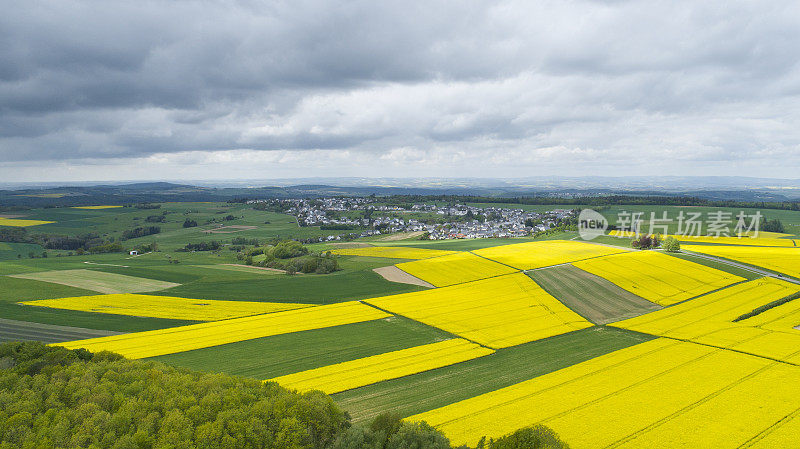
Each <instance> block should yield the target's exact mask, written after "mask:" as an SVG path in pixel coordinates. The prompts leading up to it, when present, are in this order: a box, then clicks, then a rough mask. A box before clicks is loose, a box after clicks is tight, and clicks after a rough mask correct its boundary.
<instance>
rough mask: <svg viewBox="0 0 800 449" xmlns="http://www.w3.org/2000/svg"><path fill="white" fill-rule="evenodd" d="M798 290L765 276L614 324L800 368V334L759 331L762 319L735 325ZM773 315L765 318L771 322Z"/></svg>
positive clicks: (777, 330)
mask: <svg viewBox="0 0 800 449" xmlns="http://www.w3.org/2000/svg"><path fill="white" fill-rule="evenodd" d="M798 291H800V286H798V285H796V284H792V283H789V282H786V281H781V280H778V279H773V278H762V279H757V280H753V281H749V282H744V283H741V284H738V285H734V286H732V287H728V288H725V289H722V290H719V291H717V292H714V293H709V294H708V295H705V296H701V297H700V298H697V299H693V300H691V301H686V302H684V303H681V304H677V305H674V306H672V307H668V308H666V309H662V310H658V311H656V312H652V313H649V314H647V315H642V316H639V317H636V318H631V319H628V320H624V321H619V322H617V323H614V324H612V326H615V327H620V328H623V329H630V330H634V331H637V332H644V333H648V334H652V335H659V336H664V337H671V338H677V339H681V340H689V341H693V342H697V343H702V344H707V345H711V346H716V347H720V348H728V349H733V350H736V351H741V352H746V353H749V354H754V355H758V356H762V357H769V358H771V359H776V360H781V361H784V362H786V363H794V364H800V332H797V331H794V330H786V331H782V330H780V329H770V328H768V327H758V324H759V323H760V321H761V320H762V319H760V318H758V317H759V315H756V316H755V317H753V318H752V319H745V320H741V321H737V322H734V320H735V319H737V318H739V317H741V316H742V315H745V314H748V313H751V312H752V311H753V310H755V309H758V308H759V307H761V306H764V305H766V304H769V303H771V302H773V301H777V300H780V299H783V298H786V297H788V296H791V295H793V294H795V293H797V292H798ZM790 304H791V303H790ZM772 313H777V312H772ZM770 316H771V314H768V315H766V320H767V321H768V320H769V317H770Z"/></svg>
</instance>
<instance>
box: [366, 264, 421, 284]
mask: <svg viewBox="0 0 800 449" xmlns="http://www.w3.org/2000/svg"><path fill="white" fill-rule="evenodd" d="M372 271H374V272H376V273H378V274H380V275H381V276H382V277H383V278H384V279H386V280H387V281H389V282H398V283H400V284H411V285H419V286H420V287H428V288H434V286H433V285H431V284H430V283H428V282H425V281H423V280H422V279H420V278H418V277H416V276H412V275H410V274H408V273H406V272H405V271H403V270H401V269H399V268H397V267H396V266H394V265H389V266H388V267H380V268H373V269H372Z"/></svg>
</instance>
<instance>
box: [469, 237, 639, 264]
mask: <svg viewBox="0 0 800 449" xmlns="http://www.w3.org/2000/svg"><path fill="white" fill-rule="evenodd" d="M473 252H474V253H475V254H477V255H479V256H482V257H485V258H487V259H491V260H496V261H497V262H500V263H504V264H506V265H510V266H512V267H516V268H519V269H520V270H531V269H534V268H541V267H547V266H550V265H559V264H562V263H569V262H575V261H577V260H583V259H589V258H591V257H598V256H607V255H610V254H618V253H623V252H626V250H624V249H619V248H611V247H608V246H602V245H595V244H592V243H584V242H574V241H571V240H545V241H542V242H528V243H517V244H514V245H503V246H493V247H491V248H484V249H479V250H476V251H473Z"/></svg>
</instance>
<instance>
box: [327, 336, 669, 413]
mask: <svg viewBox="0 0 800 449" xmlns="http://www.w3.org/2000/svg"><path fill="white" fill-rule="evenodd" d="M652 338H654V337H652V336H649V335H645V334H639V333H635V332H619V329H613V328H606V327H593V328H588V329H583V330H579V331H575V332H570V333H568V334H562V335H558V336H555V337H550V338H547V339H544V340H539V341H534V342H531V343H526V344H523V345H519V346H514V347H511V348H506V349H501V350H499V351H497V352H496V353H495V354H492V355H488V356H485V357H481V358H478V359H474V360H469V361H466V362H462V363H458V364H455V365H450V366H446V367H443V368H437V369H434V370H430V371H425V372H422V373H418V374H414V375H411V376H406V377H401V378H399V379H393V380H387V381H383V382H379V383H377V384H373V385H367V386H365V387H361V388H356V389H353V390H349V391H344V392H342V393H337V394H335V395H333V398H334V400H335V401H336V402H337V403H338V404H339V405H340V406H341V407H342V408H343V409H345V410H347V411H348V412H349V413H350V415H351V416H352V417H353V420H354V421H355V422H360V421H365V420H369V419H371V418H373V417H375V416H376V415H378V414H380V413H383V412H387V411H388V412H394V413H397V414H399V415H401V416H410V415H413V414H416V413H421V412H424V411H427V410H432V409H434V408H437V407H442V406H445V405H447V404H452V403H454V402H457V401H461V400H464V399H467V398H470V397H473V396H477V395H480V394H483V393H488V392H490V391H494V390H497V389H499V388H504V387H507V386H509V385H513V384H515V383H518V382H522V381H524V380H528V379H531V378H534V377H536V376H541V375H543V374H546V373H549V372H553V371H556V370H559V369H562V368H566V367H568V366H570V365H574V364H576V363H580V362H583V361H586V360H589V359H591V358H594V357H598V356H601V355H603V354H607V353H609V352H612V351H616V350H618V349H622V348H626V347H628V346H632V345H635V344H637V343H642V342H644V341H648V340H651V339H652Z"/></svg>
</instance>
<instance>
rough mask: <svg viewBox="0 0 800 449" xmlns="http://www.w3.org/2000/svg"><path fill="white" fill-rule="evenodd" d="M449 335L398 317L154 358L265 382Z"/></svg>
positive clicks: (440, 338)
mask: <svg viewBox="0 0 800 449" xmlns="http://www.w3.org/2000/svg"><path fill="white" fill-rule="evenodd" d="M451 337H452V336H451V335H449V334H448V333H446V332H443V331H440V330H438V329H435V328H432V327H429V326H425V325H424V324H420V323H417V322H415V321H411V320H409V319H406V318H402V317H391V318H387V319H383V320H375V321H367V322H364V323H356V324H347V325H344V326H335V327H329V328H325V329H316V330H310V331H304V332H296V333H293V334H285V335H276V336H273V337H267V338H259V339H255V340H247V341H242V342H238V343H231V344H227V345H221V346H214V347H211V348H205V349H197V350H194V351H188V352H181V353H178V354H171V355H165V356H160V357H154V358H153V359H152V360H158V361H160V362H164V363H167V364H170V365H175V366H183V367H187V368H192V369H196V370H200V371H213V372H225V373H229V374H236V375H241V376H247V377H252V378H255V379H270V378H273V377H277V376H282V375H284V374H290V373H295V372H298V371H304V370H308V369H313V368H319V367H321V366H325V365H331V364H334V363H340V362H345V361H348V360H354V359H358V358H362V357H369V356H373V355H377V354H382V353H384V352H389V351H396V350H399V349H405V348H409V347H412V346H418V345H424V344H428V343H434V342H436V341H439V340H443V339H447V338H451Z"/></svg>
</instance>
